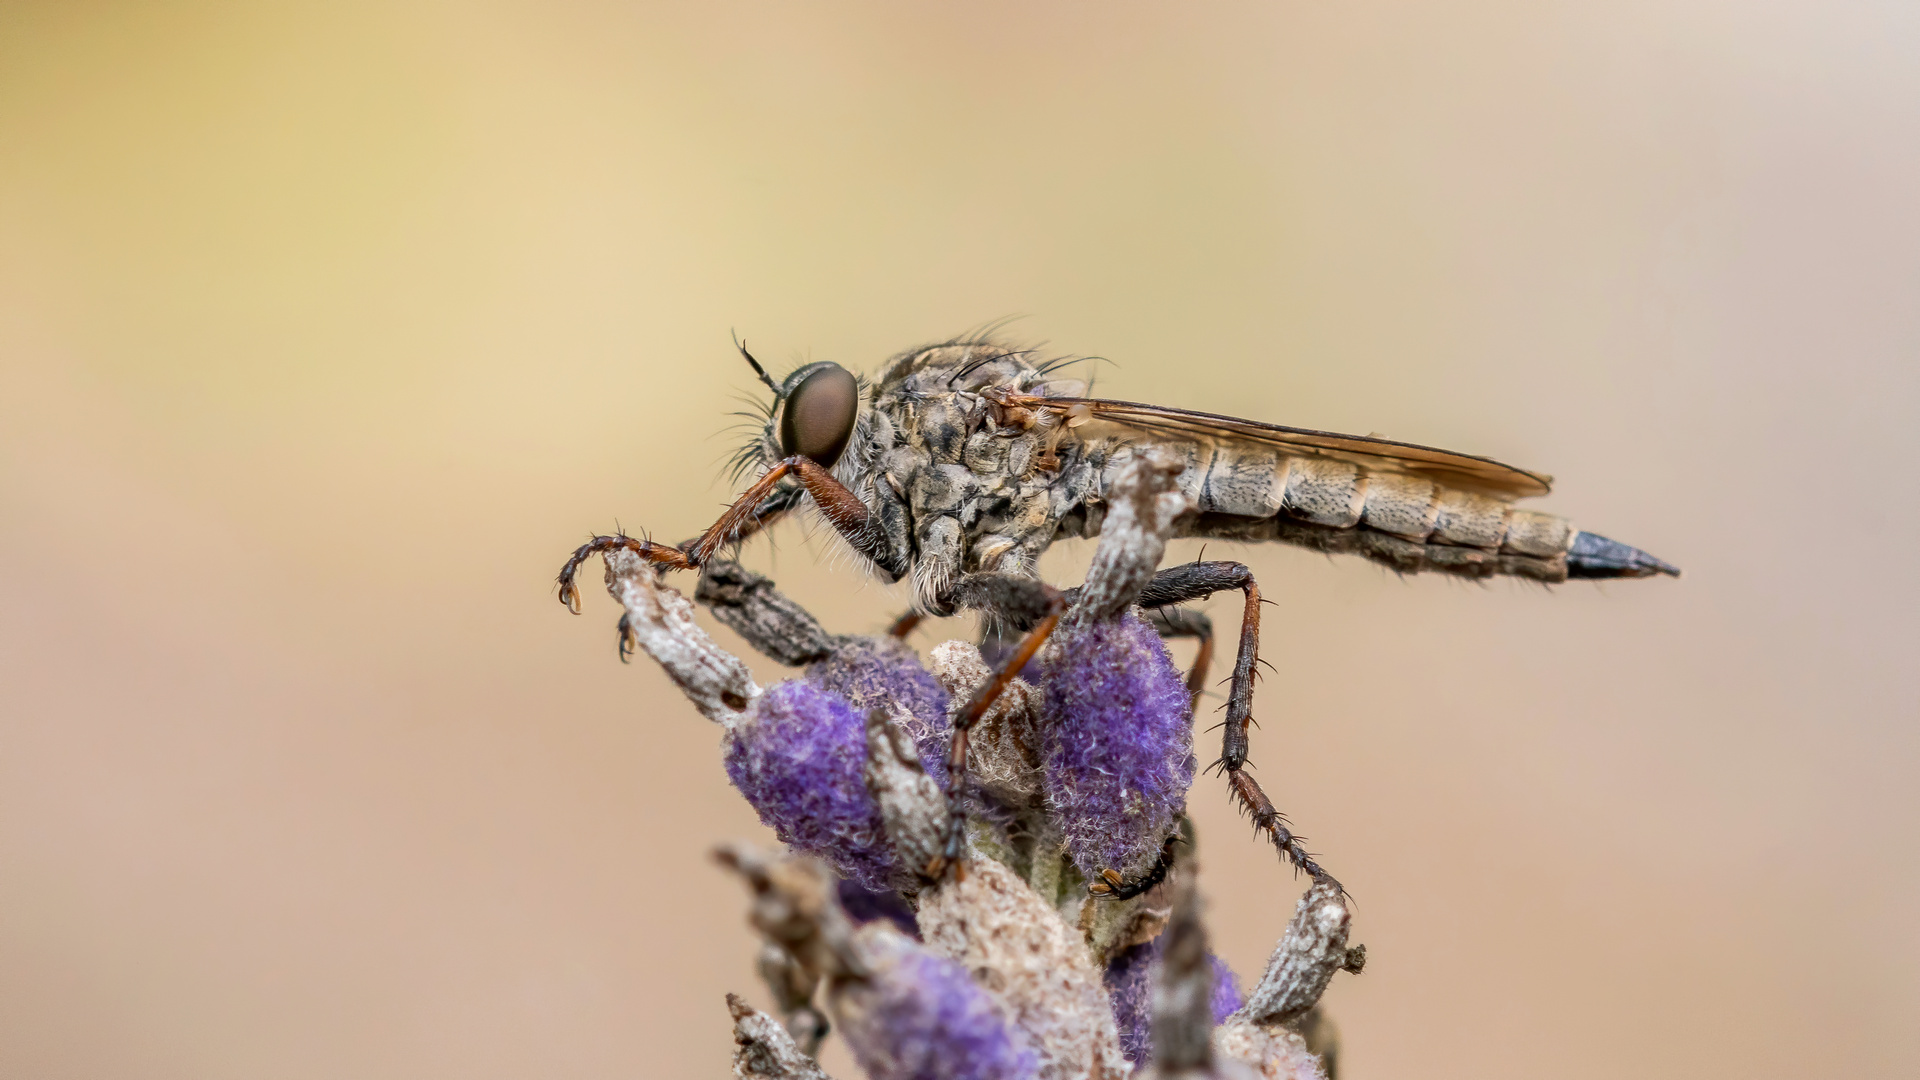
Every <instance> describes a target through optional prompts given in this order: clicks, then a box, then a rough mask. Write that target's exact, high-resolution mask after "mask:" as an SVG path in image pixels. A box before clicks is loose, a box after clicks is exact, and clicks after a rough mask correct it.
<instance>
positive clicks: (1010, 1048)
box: [840, 934, 1037, 1080]
mask: <svg viewBox="0 0 1920 1080" xmlns="http://www.w3.org/2000/svg"><path fill="white" fill-rule="evenodd" d="M868 940H869V941H870V942H872V943H873V944H874V945H875V946H877V948H875V949H873V950H872V953H873V954H877V955H870V959H872V960H873V961H874V971H873V975H872V978H871V979H869V980H866V981H865V982H864V983H861V984H857V985H854V986H849V987H848V988H847V990H846V991H844V996H843V997H842V998H841V999H840V1009H841V1011H840V1019H841V1024H840V1031H841V1034H842V1035H844V1036H845V1037H846V1040H847V1047H848V1048H849V1049H850V1050H852V1051H853V1056H854V1059H855V1060H856V1061H858V1062H859V1063H860V1067H861V1068H862V1069H865V1070H866V1073H867V1075H868V1076H869V1077H871V1078H872V1080H1027V1078H1031V1077H1032V1076H1033V1075H1034V1072H1035V1069H1036V1067H1037V1066H1036V1061H1035V1057H1034V1054H1033V1051H1032V1050H1031V1049H1029V1048H1028V1047H1027V1046H1026V1045H1025V1044H1024V1042H1023V1041H1022V1040H1021V1039H1020V1038H1019V1037H1018V1036H1017V1035H1016V1034H1014V1033H1013V1032H1012V1031H1011V1030H1009V1028H1008V1025H1007V1023H1006V1021H1005V1019H1004V1018H1003V1017H1002V1016H1001V1014H1000V1010H999V1008H998V1007H996V1006H995V1004H994V1002H993V999H991V998H989V997H988V996H987V993H986V991H985V990H982V989H981V988H980V987H979V985H978V984H976V983H975V982H974V981H973V979H972V978H971V977H970V976H969V975H968V974H967V970H966V969H965V968H964V967H961V966H960V965H959V964H957V963H955V962H953V961H952V960H949V959H947V958H945V957H943V956H937V955H935V954H933V953H930V952H928V951H926V950H925V949H922V948H920V947H919V946H917V945H914V944H913V943H912V942H909V941H907V940H905V939H904V938H901V937H899V936H897V935H891V934H889V935H885V936H881V937H874V938H868Z"/></svg>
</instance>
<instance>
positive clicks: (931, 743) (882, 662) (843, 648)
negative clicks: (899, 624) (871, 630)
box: [805, 637, 953, 776]
mask: <svg viewBox="0 0 1920 1080" xmlns="http://www.w3.org/2000/svg"><path fill="white" fill-rule="evenodd" d="M840 642H841V644H840V647H839V648H838V649H836V650H835V651H834V653H833V655H832V656H829V657H827V658H826V659H825V660H822V661H820V662H818V663H816V664H814V665H813V666H811V667H809V668H807V671H806V675H805V678H806V680H807V681H808V682H810V683H812V684H814V685H815V686H818V687H820V688H821V689H823V690H831V691H833V692H834V693H836V694H839V695H841V696H842V697H844V698H846V699H847V700H848V701H849V702H851V703H852V704H853V707H854V708H855V709H856V710H858V711H859V712H860V713H861V714H862V715H865V714H866V712H867V710H869V709H872V708H874V707H876V706H879V707H883V708H886V707H891V706H893V705H900V706H903V707H905V708H906V710H907V712H908V713H910V714H911V715H912V717H913V719H912V720H910V721H906V720H904V718H903V722H904V723H905V724H906V728H907V734H908V735H910V736H911V737H912V738H913V744H914V746H915V747H917V748H918V749H919V751H920V760H921V762H922V763H923V764H924V765H925V766H926V768H927V771H928V772H930V773H933V775H935V776H944V775H945V772H944V770H945V768H946V766H945V764H944V763H945V762H946V760H947V752H948V747H949V745H950V744H951V743H952V741H953V733H952V730H951V728H950V727H949V726H948V723H947V692H946V690H944V689H943V688H942V687H941V686H940V683H939V682H938V680H936V679H934V677H933V675H932V673H931V672H929V671H927V669H926V668H925V667H924V666H923V665H922V664H921V663H920V657H919V655H918V654H916V653H915V652H914V651H913V650H912V649H910V648H908V647H907V646H906V645H905V644H903V643H901V642H899V641H896V640H895V639H893V638H890V637H855V638H842V639H840Z"/></svg>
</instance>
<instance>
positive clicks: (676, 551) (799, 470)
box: [559, 455, 907, 614]
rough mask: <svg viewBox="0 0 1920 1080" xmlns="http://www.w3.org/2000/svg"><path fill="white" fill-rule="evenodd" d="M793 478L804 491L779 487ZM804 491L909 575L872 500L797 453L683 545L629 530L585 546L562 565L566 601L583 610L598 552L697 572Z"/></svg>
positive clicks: (885, 565)
mask: <svg viewBox="0 0 1920 1080" xmlns="http://www.w3.org/2000/svg"><path fill="white" fill-rule="evenodd" d="M789 476H792V477H793V478H794V479H796V480H798V481H799V482H800V491H787V492H783V491H780V490H779V487H780V481H782V480H785V479H786V478H787V477H789ZM802 491H803V492H805V493H806V494H807V495H809V496H811V497H812V498H813V501H814V503H815V505H817V506H819V508H820V514H821V516H822V517H825V518H826V519H827V523H828V524H830V525H832V526H833V528H834V531H835V532H838V533H839V534H840V535H841V537H842V538H844V539H845V540H846V541H847V543H849V544H851V545H853V549H854V550H855V551H858V552H859V553H860V554H862V555H864V556H866V557H867V558H869V559H872V560H873V561H874V562H875V563H877V564H879V566H880V568H881V569H883V570H885V571H886V572H887V573H889V574H892V575H893V576H895V577H896V578H897V577H899V576H900V575H901V574H904V573H906V571H907V566H906V560H905V556H904V555H903V554H900V553H896V552H894V551H893V550H892V549H891V547H890V546H889V545H888V543H887V538H886V533H885V531H884V530H883V529H882V528H881V527H880V522H879V520H878V519H877V518H876V517H875V516H874V513H873V511H871V510H869V509H868V508H867V504H866V503H863V502H861V501H860V497H859V496H857V495H855V494H854V493H853V492H851V491H848V490H847V486H846V485H845V484H842V483H841V482H840V481H839V480H837V479H835V478H834V475H833V474H832V473H831V472H828V471H827V469H826V467H825V466H823V465H821V464H820V463H819V462H817V461H815V460H813V459H812V458H810V457H805V456H801V455H795V456H794V457H790V458H787V459H786V460H784V461H781V462H779V463H777V464H775V465H774V466H773V467H772V468H771V469H768V470H767V471H766V472H764V473H762V474H760V479H758V480H755V481H754V482H753V484H752V486H750V487H748V488H747V490H746V491H745V492H744V493H742V494H741V496H740V497H739V498H738V499H735V500H734V502H733V505H732V506H729V507H728V508H727V512H726V513H724V514H722V515H720V520H718V521H716V522H714V523H713V524H712V525H711V526H709V527H708V528H707V531H706V532H703V533H701V534H700V535H699V536H698V537H697V538H695V539H693V540H689V541H687V542H686V543H684V544H681V545H680V546H678V547H668V546H667V545H665V544H656V543H654V542H652V541H651V540H636V539H634V538H633V537H630V536H626V535H624V534H622V535H615V536H596V537H594V538H593V539H592V540H589V541H587V542H586V543H585V544H582V545H581V546H580V548H579V550H577V551H575V552H574V553H573V556H572V557H571V558H569V559H568V560H567V562H566V565H564V566H562V567H561V568H560V577H559V584H560V602H561V603H564V604H566V605H567V607H568V608H569V609H570V610H572V611H573V612H574V613H576V614H578V613H579V611H580V589H579V587H578V586H577V585H576V584H575V583H574V580H573V579H574V575H575V574H576V573H578V572H579V570H580V564H581V563H583V562H586V561H587V559H588V558H590V557H592V556H594V555H599V554H605V553H606V552H609V551H616V550H620V549H625V550H628V551H631V552H633V553H634V554H636V555H638V556H640V557H641V558H643V559H645V560H647V561H648V562H650V563H653V564H655V565H657V566H664V567H666V568H667V569H669V570H697V569H699V568H700V567H702V566H705V565H706V564H707V563H709V562H711V561H713V559H714V557H715V556H716V555H718V554H719V553H720V551H721V549H723V548H725V547H727V546H728V545H730V544H734V543H738V542H739V541H741V540H744V539H746V538H747V537H749V536H751V535H753V534H754V533H756V532H758V531H760V530H761V529H763V528H765V527H766V526H767V525H768V524H770V523H771V522H773V521H774V520H775V519H777V518H778V517H780V515H782V514H784V513H785V512H786V511H788V510H790V509H792V508H793V506H794V505H795V504H796V502H797V501H798V497H799V494H800V492H802Z"/></svg>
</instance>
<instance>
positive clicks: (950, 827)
mask: <svg viewBox="0 0 1920 1080" xmlns="http://www.w3.org/2000/svg"><path fill="white" fill-rule="evenodd" d="M1023 584H1026V583H1023ZM1031 584H1032V585H1034V586H1037V587H1038V588H1039V589H1040V590H1041V591H1042V595H1043V596H1044V597H1045V602H1046V613H1045V614H1044V615H1043V616H1042V617H1041V618H1040V621H1039V622H1038V623H1036V624H1034V627H1033V629H1031V630H1028V631H1027V633H1026V636H1024V637H1022V638H1021V639H1020V644H1019V645H1017V646H1015V647H1014V650H1013V652H1012V653H1010V654H1009V655H1008V656H1007V658H1006V660H1005V661H1004V662H1002V663H1001V665H1000V669H999V670H998V671H996V672H994V673H993V678H992V679H989V680H988V681H987V684H986V685H985V686H982V687H981V688H980V689H979V691H978V692H977V693H975V694H974V695H973V700H972V701H970V702H968V703H967V707H966V709H965V710H963V711H962V712H961V713H960V715H958V716H956V717H954V720H953V754H952V756H951V757H950V758H948V760H947V813H948V819H947V846H946V849H945V850H944V851H942V852H941V853H940V855H939V856H938V857H937V858H935V859H934V860H933V862H932V864H931V865H929V866H928V867H927V869H926V875H927V876H928V877H931V878H938V877H939V876H940V875H941V874H942V873H943V872H944V871H946V870H947V869H949V868H951V869H952V870H953V872H954V874H955V876H956V877H960V876H964V875H965V873H966V870H965V868H964V860H965V853H966V850H967V846H966V845H967V810H966V805H965V803H964V802H963V801H962V797H963V796H964V795H965V794H966V789H967V733H968V732H969V731H971V730H972V729H973V725H974V724H976V723H979V722H980V718H981V717H982V716H985V715H986V713H987V710H988V709H990V708H992V707H993V703H994V702H995V701H996V700H998V699H999V697H1000V695H1001V694H1002V693H1004V692H1005V691H1006V689H1007V686H1008V685H1009V684H1011V683H1012V682H1013V680H1014V679H1016V678H1018V677H1019V675H1020V669H1022V668H1024V667H1026V666H1027V661H1029V660H1031V659H1033V657H1034V654H1035V653H1038V652H1039V651H1040V646H1042V645H1044V644H1046V641H1047V638H1048V636H1049V635H1051V634H1052V633H1053V629H1054V627H1056V626H1058V625H1060V616H1061V614H1063V613H1064V612H1065V611H1066V609H1067V601H1066V597H1065V596H1063V595H1062V594H1061V593H1060V592H1059V591H1057V590H1055V589H1052V588H1048V587H1047V586H1045V585H1041V584H1039V583H1038V582H1033V583H1031Z"/></svg>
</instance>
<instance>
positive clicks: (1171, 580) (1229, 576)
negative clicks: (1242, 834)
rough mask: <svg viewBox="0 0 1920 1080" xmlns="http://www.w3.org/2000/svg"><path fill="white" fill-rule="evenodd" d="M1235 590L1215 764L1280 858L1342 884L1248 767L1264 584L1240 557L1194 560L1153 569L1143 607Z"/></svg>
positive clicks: (1256, 826)
mask: <svg viewBox="0 0 1920 1080" xmlns="http://www.w3.org/2000/svg"><path fill="white" fill-rule="evenodd" d="M1229 589H1237V590H1239V591H1240V592H1241V593H1242V594H1244V595H1245V597H1246V607H1245V610H1244V612H1243V614H1242V615H1241V618H1240V648H1239V651H1238V653H1236V655H1235V657H1234V663H1233V680H1232V685H1231V687H1230V688H1229V690H1228V694H1227V717H1226V720H1225V721H1223V722H1222V723H1221V725H1220V726H1221V729H1222V731H1221V740H1220V742H1221V745H1220V758H1219V760H1218V761H1215V762H1214V763H1213V767H1214V768H1217V769H1219V770H1220V772H1221V773H1222V775H1224V776H1225V777H1226V780H1227V786H1228V788H1229V789H1230V790H1231V791H1232V792H1233V797H1234V799H1235V800H1236V801H1238V802H1239V803H1240V805H1241V806H1242V807H1243V808H1244V809H1245V810H1246V811H1247V813H1248V814H1249V815H1251V816H1252V818H1253V824H1254V827H1255V828H1258V829H1260V830H1261V831H1262V832H1265V833H1266V834H1267V836H1268V837H1269V838H1270V839H1271V840H1272V841H1273V846H1274V847H1275V848H1277V849H1279V851H1280V854H1281V856H1282V857H1284V858H1286V859H1287V860H1288V861H1290V862H1292V863H1293V865H1294V866H1295V867H1297V868H1299V869H1301V870H1304V871H1306V872H1307V873H1308V874H1310V875H1312V877H1313V878H1314V880H1316V881H1326V882H1333V883H1334V884H1336V885H1337V884H1338V882H1335V881H1334V879H1333V875H1331V874H1329V873H1327V872H1326V871H1325V870H1323V869H1321V867H1320V864H1318V863H1316V862H1315V861H1314V860H1313V856H1312V855H1311V854H1309V853H1308V852H1307V849H1306V847H1305V846H1304V845H1303V844H1302V843H1301V839H1302V838H1301V837H1298V836H1295V835H1294V834H1293V831H1292V830H1291V829H1290V828H1288V827H1287V820H1286V818H1285V817H1284V816H1283V815H1281V813H1280V812H1279V811H1278V810H1276V809H1274V806H1273V802H1272V800H1270V799H1268V798H1267V795H1266V792H1264V791H1262V790H1260V785H1259V783H1258V782H1257V781H1255V780H1254V778H1253V777H1252V776H1251V775H1249V774H1248V773H1247V772H1246V764H1247V747H1248V740H1247V729H1248V728H1249V726H1251V725H1252V723H1253V681H1254V674H1255V672H1254V667H1255V665H1257V664H1259V663H1260V605H1261V602H1262V601H1261V599H1260V586H1259V583H1258V582H1256V581H1254V579H1253V572H1252V571H1251V570H1249V569H1247V567H1246V566H1245V565H1243V564H1241V563H1236V562H1195V563H1187V564H1186V565H1184V566H1175V567H1171V568H1169V569H1166V570H1162V571H1160V572H1159V573H1158V574H1155V575H1154V577H1153V580H1152V581H1151V582H1149V583H1148V585H1147V587H1146V588H1145V589H1144V590H1142V591H1141V593H1140V606H1141V607H1144V608H1147V609H1149V610H1152V609H1155V608H1163V607H1167V606H1168V605H1172V604H1180V603H1185V602H1187V601H1190V600H1202V599H1205V598H1206V597H1208V596H1211V595H1213V594H1214V593H1216V592H1223V591H1226V590H1229Z"/></svg>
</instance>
